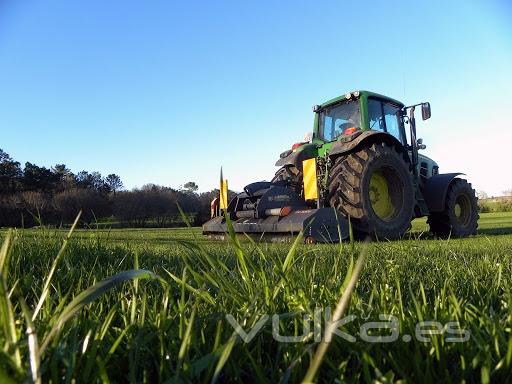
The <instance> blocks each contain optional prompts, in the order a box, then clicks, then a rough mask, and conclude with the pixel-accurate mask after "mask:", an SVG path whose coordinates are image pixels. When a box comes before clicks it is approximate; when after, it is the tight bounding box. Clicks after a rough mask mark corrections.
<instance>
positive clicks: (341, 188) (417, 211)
mask: <svg viewBox="0 0 512 384" xmlns="http://www.w3.org/2000/svg"><path fill="white" fill-rule="evenodd" d="M418 107H419V108H421V114H422V118H423V120H427V119H428V118H430V104H429V103H420V104H416V105H411V106H405V105H404V104H402V103H401V102H399V101H397V100H394V99H391V98H389V97H386V96H382V95H379V94H376V93H373V92H367V91H356V92H350V93H347V94H345V95H343V96H340V97H337V98H335V99H332V100H329V101H327V102H326V103H324V104H321V105H315V106H314V107H313V111H314V113H315V119H314V126H313V133H312V136H311V137H309V138H307V140H305V141H304V142H301V143H296V144H294V145H293V146H292V148H291V149H289V150H287V151H285V152H283V153H281V155H280V158H279V160H278V161H277V163H276V165H277V166H279V167H280V168H279V170H278V171H277V173H276V174H275V176H274V178H273V179H272V180H271V181H270V182H256V183H252V184H249V185H248V186H246V187H245V188H244V191H243V192H242V193H240V194H238V195H237V196H236V197H235V198H233V199H232V200H231V201H230V202H229V204H227V206H225V207H223V208H224V209H223V210H222V211H224V212H222V213H223V214H221V212H220V211H219V210H218V209H214V210H213V212H216V213H214V214H213V216H214V217H212V219H211V220H210V221H208V222H207V223H205V224H204V225H203V232H204V233H205V234H208V235H222V234H223V233H225V232H226V230H227V223H226V218H225V215H228V216H229V217H230V219H231V220H232V222H233V228H234V229H235V231H236V232H244V233H253V234H265V235H271V236H272V237H278V236H280V235H288V234H294V233H297V232H299V231H303V232H304V237H305V239H306V240H307V241H312V242H313V241H339V240H341V239H343V238H346V237H347V236H348V227H349V222H350V224H351V225H352V228H353V229H354V230H355V231H356V233H358V234H360V235H370V236H372V237H373V238H379V239H395V238H399V237H401V236H402V235H403V234H404V233H405V232H406V231H407V230H408V229H409V228H410V226H411V220H412V219H414V218H416V217H423V216H427V217H428V224H429V225H430V230H431V232H432V233H433V234H434V235H436V236H441V237H447V236H452V237H464V236H469V235H474V234H476V229H477V226H478V218H479V215H478V206H477V198H476V195H475V191H474V190H473V189H472V187H471V184H469V183H468V182H467V181H466V180H464V179H462V178H460V177H458V176H459V175H461V174H462V173H447V174H439V167H438V165H437V164H436V163H435V162H434V161H433V160H432V159H430V158H428V157H426V156H424V155H420V154H419V153H418V151H419V150H421V149H425V145H424V144H423V143H422V140H421V139H417V138H416V120H415V116H414V115H415V109H416V108H418ZM407 126H408V129H406V127H407ZM214 208H217V207H214Z"/></svg>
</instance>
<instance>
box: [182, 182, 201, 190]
mask: <svg viewBox="0 0 512 384" xmlns="http://www.w3.org/2000/svg"><path fill="white" fill-rule="evenodd" d="M183 188H185V189H186V190H187V191H188V192H190V193H194V192H196V191H197V190H198V189H199V187H198V185H197V184H196V183H194V182H193V181H189V182H188V183H185V185H184V186H183Z"/></svg>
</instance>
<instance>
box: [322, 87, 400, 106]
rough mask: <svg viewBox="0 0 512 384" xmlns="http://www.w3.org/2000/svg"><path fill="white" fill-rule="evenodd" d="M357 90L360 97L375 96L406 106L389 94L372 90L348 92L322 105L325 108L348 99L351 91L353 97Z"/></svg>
mask: <svg viewBox="0 0 512 384" xmlns="http://www.w3.org/2000/svg"><path fill="white" fill-rule="evenodd" d="M356 92H359V96H358V98H360V97H361V96H365V97H375V98H378V99H382V100H386V101H389V102H391V103H393V104H397V105H399V106H400V107H402V108H403V107H404V104H403V103H402V102H401V101H398V100H396V99H392V98H391V97H387V96H384V95H380V94H378V93H375V92H370V91H353V92H347V93H346V94H344V95H341V96H338V97H335V98H334V99H331V100H329V101H326V102H325V103H323V104H321V105H320V106H321V107H322V108H325V107H328V106H331V105H333V104H336V103H339V102H340V101H344V100H347V96H346V95H348V94H349V93H350V94H351V97H353V95H354V93H356Z"/></svg>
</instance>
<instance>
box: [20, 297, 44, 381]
mask: <svg viewBox="0 0 512 384" xmlns="http://www.w3.org/2000/svg"><path fill="white" fill-rule="evenodd" d="M18 300H19V303H20V306H21V310H22V312H23V315H24V316H25V321H26V322H27V335H28V351H29V357H30V372H31V374H32V382H34V383H36V384H39V383H41V376H40V373H39V366H40V365H41V362H40V358H41V355H40V354H39V343H38V341H37V334H36V329H35V326H34V323H33V322H32V316H31V314H30V310H29V309H28V307H27V304H26V303H25V300H24V299H23V298H22V297H19V298H18Z"/></svg>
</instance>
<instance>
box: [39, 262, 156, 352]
mask: <svg viewBox="0 0 512 384" xmlns="http://www.w3.org/2000/svg"><path fill="white" fill-rule="evenodd" d="M136 279H155V280H160V281H162V279H161V278H160V277H159V276H158V275H156V274H154V273H153V272H151V271H146V270H144V269H137V270H129V271H124V272H121V273H118V274H117V275H115V276H112V277H109V278H108V279H105V280H102V281H100V282H99V283H97V284H95V285H93V286H92V287H89V288H87V289H86V290H85V291H83V292H82V293H80V294H79V295H78V296H77V297H75V299H74V300H73V301H72V302H71V303H69V304H68V305H67V307H66V308H64V309H63V311H62V312H61V313H60V315H59V317H58V318H57V320H56V322H55V324H54V325H53V327H52V329H51V330H50V332H49V333H48V335H46V337H45V339H44V341H43V344H42V346H41V349H40V354H41V355H42V354H43V353H44V351H45V350H46V348H47V347H48V344H49V343H50V341H51V339H52V338H53V337H54V336H55V335H56V334H57V333H58V332H59V331H60V330H61V328H62V326H63V325H64V323H66V321H68V320H69V319H70V318H71V317H72V316H73V315H74V314H75V313H77V312H78V311H79V310H81V309H82V308H83V307H85V306H86V305H87V304H90V303H92V302H93V301H94V300H96V299H97V298H98V297H100V296H101V295H103V294H104V293H105V292H107V291H108V290H110V289H111V288H114V287H116V286H118V285H119V284H122V283H124V282H125V281H127V280H136Z"/></svg>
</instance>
